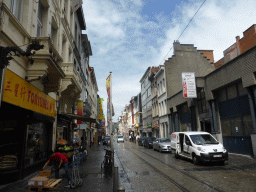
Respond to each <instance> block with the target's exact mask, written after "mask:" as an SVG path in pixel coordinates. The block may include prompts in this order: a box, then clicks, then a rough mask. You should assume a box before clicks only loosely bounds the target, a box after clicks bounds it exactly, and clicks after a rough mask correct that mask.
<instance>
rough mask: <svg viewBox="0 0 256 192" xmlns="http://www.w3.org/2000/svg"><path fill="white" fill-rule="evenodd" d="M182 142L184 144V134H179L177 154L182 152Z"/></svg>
mask: <svg viewBox="0 0 256 192" xmlns="http://www.w3.org/2000/svg"><path fill="white" fill-rule="evenodd" d="M183 142H184V134H183V133H180V134H179V149H180V150H179V152H183Z"/></svg>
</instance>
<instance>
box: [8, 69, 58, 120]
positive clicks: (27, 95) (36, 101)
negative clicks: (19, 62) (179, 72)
mask: <svg viewBox="0 0 256 192" xmlns="http://www.w3.org/2000/svg"><path fill="white" fill-rule="evenodd" d="M3 101H5V102H8V103H11V104H14V105H17V106H20V107H23V108H25V109H29V110H32V111H35V112H38V113H42V114H45V115H48V116H52V117H54V116H55V114H56V111H55V100H54V99H52V98H51V97H49V96H48V95H46V94H45V93H43V92H42V91H40V90H39V89H37V88H36V87H34V86H33V85H31V84H30V83H28V82H26V81H25V80H24V79H22V78H21V77H19V76H18V75H16V74H15V73H13V72H12V71H10V70H9V69H6V74H5V81H4V93H3Z"/></svg>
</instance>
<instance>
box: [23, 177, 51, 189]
mask: <svg viewBox="0 0 256 192" xmlns="http://www.w3.org/2000/svg"><path fill="white" fill-rule="evenodd" d="M48 181H49V178H47V177H46V176H36V177H33V178H32V179H30V180H29V181H28V187H43V186H44V185H46V184H47V183H48Z"/></svg>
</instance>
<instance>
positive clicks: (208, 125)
mask: <svg viewBox="0 0 256 192" xmlns="http://www.w3.org/2000/svg"><path fill="white" fill-rule="evenodd" d="M200 124H201V130H202V131H205V132H208V133H211V122H210V121H200Z"/></svg>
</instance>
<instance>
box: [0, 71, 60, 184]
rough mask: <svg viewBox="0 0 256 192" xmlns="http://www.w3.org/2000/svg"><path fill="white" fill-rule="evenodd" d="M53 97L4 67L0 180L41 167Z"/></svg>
mask: <svg viewBox="0 0 256 192" xmlns="http://www.w3.org/2000/svg"><path fill="white" fill-rule="evenodd" d="M55 114H56V113H55V100H54V99H52V98H51V97H49V96H48V95H46V94H44V93H43V92H41V91H40V90H38V89H37V88H36V87H34V86H32V85H31V84H29V83H28V82H26V81H25V80H24V79H22V78H20V77H19V76H17V75H16V74H15V73H13V72H11V71H10V70H8V69H6V74H5V82H4V91H3V100H2V102H1V108H0V177H1V178H3V177H4V178H5V179H4V180H1V184H4V183H8V182H13V181H16V180H19V179H22V178H24V177H26V176H27V175H29V174H31V173H33V172H35V171H37V170H39V169H41V168H42V166H43V164H44V163H45V161H46V160H47V155H48V154H47V153H48V151H49V150H50V149H51V146H52V135H53V122H54V121H55V118H54V117H55Z"/></svg>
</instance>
